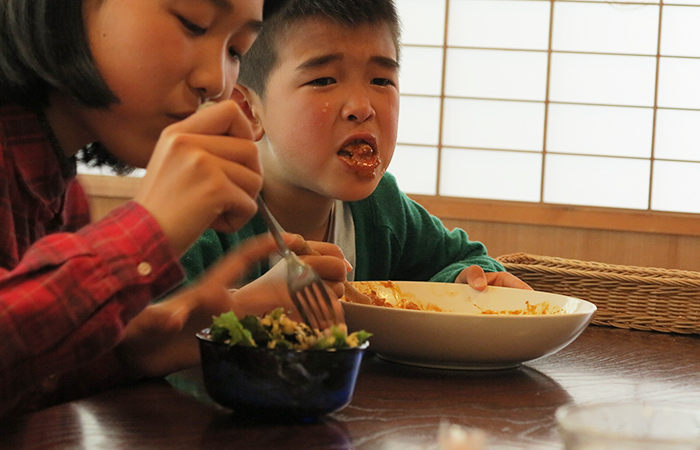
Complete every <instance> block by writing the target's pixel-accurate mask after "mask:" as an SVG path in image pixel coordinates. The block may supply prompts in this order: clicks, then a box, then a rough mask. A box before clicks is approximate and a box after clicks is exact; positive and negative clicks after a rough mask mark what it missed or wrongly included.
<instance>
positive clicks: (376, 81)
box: [372, 78, 394, 86]
mask: <svg viewBox="0 0 700 450" xmlns="http://www.w3.org/2000/svg"><path fill="white" fill-rule="evenodd" d="M372 84H376V85H377V86H393V85H394V82H393V81H391V80H390V79H388V78H373V79H372Z"/></svg>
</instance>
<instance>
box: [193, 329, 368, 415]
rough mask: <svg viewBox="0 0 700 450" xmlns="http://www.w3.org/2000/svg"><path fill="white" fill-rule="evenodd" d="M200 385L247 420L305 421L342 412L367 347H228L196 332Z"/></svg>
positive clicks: (223, 404)
mask: <svg viewBox="0 0 700 450" xmlns="http://www.w3.org/2000/svg"><path fill="white" fill-rule="evenodd" d="M197 338H198V339H199V350H200V354H201V359H202V373H203V377H204V386H205V388H206V390H207V393H208V394H209V396H210V397H211V398H212V399H213V400H214V401H216V402H217V403H219V404H220V405H222V406H225V407H227V408H230V409H232V410H233V411H234V412H236V413H238V414H241V415H244V416H245V417H248V418H252V419H262V420H267V421H269V420H284V421H287V420H293V421H302V422H309V421H314V420H317V419H318V418H319V417H321V416H323V415H325V414H330V413H332V412H334V411H339V410H341V409H343V408H344V407H346V406H347V405H348V404H349V403H350V400H352V394H353V391H354V390H355V381H356V380H357V374H358V372H359V370H360V363H361V362H362V355H363V354H364V351H365V349H366V348H367V347H368V345H369V343H365V344H363V345H362V346H360V347H356V348H348V349H340V350H333V351H330V350H305V351H299V350H286V349H268V348H263V347H242V346H237V345H236V346H233V347H230V346H228V345H227V344H223V343H217V342H212V341H211V340H210V335H209V329H204V330H202V331H201V332H200V333H197Z"/></svg>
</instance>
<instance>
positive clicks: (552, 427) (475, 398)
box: [0, 325, 700, 450]
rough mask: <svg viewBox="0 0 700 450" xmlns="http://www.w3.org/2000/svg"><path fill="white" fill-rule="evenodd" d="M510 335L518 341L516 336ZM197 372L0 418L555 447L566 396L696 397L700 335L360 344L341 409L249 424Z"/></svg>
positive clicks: (279, 437) (300, 442)
mask: <svg viewBox="0 0 700 450" xmlns="http://www.w3.org/2000/svg"><path fill="white" fill-rule="evenodd" d="M514 345H517V343H514ZM200 376H201V375H200V374H199V372H198V371H197V370H191V371H186V372H182V373H178V374H175V375H172V376H170V377H169V378H168V379H167V380H160V381H149V382H144V383H140V384H138V385H135V386H131V387H128V388H123V389H117V390H112V391H108V392H104V393H102V394H100V395H97V396H95V397H91V398H87V399H83V400H79V401H75V402H72V403H67V404H63V405H58V406H55V407H52V408H48V409H45V410H42V411H39V412H36V413H33V414H28V415H24V416H20V417H10V418H5V419H3V421H2V423H0V448H3V449H4V448H11V449H74V448H83V449H120V448H125V449H208V450H212V449H214V450H216V449H228V448H237V449H319V450H320V449H356V450H370V449H382V450H392V449H396V450H399V449H400V450H412V449H421V450H423V449H437V448H438V446H437V432H438V428H439V426H440V423H441V421H447V422H449V423H452V424H459V425H463V426H469V427H477V428H480V429H482V430H484V431H485V432H486V433H487V434H488V449H489V450H495V449H561V448H562V444H561V442H560V439H559V435H558V431H557V426H556V421H555V418H554V412H555V410H556V409H557V408H558V407H560V406H562V405H565V404H567V403H572V402H576V403H588V402H596V401H621V400H653V401H661V402H668V403H674V404H683V405H692V406H696V407H697V406H698V405H700V336H697V335H692V336H683V335H672V334H664V333H657V332H648V331H631V330H623V329H616V328H609V327H600V326H593V325H592V326H590V327H589V328H588V329H586V330H585V331H584V332H583V334H582V335H581V336H580V337H579V338H578V339H577V340H576V341H574V342H573V343H572V344H570V345H569V346H568V347H566V348H565V349H563V350H561V351H560V352H558V353H556V354H554V355H551V356H548V357H546V358H542V359H540V360H537V361H533V362H530V363H527V364H525V365H523V366H521V367H520V368H518V369H511V370H503V371H488V372H477V371H456V370H439V369H424V368H417V367H411V366H406V365H401V364H396V363H391V362H387V361H384V360H381V359H379V358H378V357H376V356H375V355H372V354H368V355H367V356H366V357H365V359H364V361H363V363H362V368H361V371H360V375H359V378H358V380H357V385H356V388H355V395H354V397H353V400H352V402H351V404H350V405H349V406H348V407H346V408H345V409H344V410H342V411H340V412H337V413H334V414H332V415H330V416H328V417H327V418H325V419H323V420H322V421H320V422H318V423H313V424H302V425H295V424H269V423H255V422H251V421H248V420H246V419H245V418H241V417H239V416H236V415H234V414H232V413H231V412H230V411H228V410H226V409H224V408H221V407H219V406H217V405H215V404H214V403H213V402H211V400H209V399H208V398H207V397H206V394H205V393H204V390H203V387H202V384H201V378H200Z"/></svg>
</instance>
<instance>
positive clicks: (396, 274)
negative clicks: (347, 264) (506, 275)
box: [351, 173, 504, 282]
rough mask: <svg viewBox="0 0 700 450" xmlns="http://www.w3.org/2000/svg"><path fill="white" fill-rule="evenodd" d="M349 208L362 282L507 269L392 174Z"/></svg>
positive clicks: (446, 279)
mask: <svg viewBox="0 0 700 450" xmlns="http://www.w3.org/2000/svg"><path fill="white" fill-rule="evenodd" d="M351 208H352V210H353V220H354V221H355V241H356V253H357V264H356V265H357V267H356V279H357V280H358V281H359V280H382V279H384V280H413V281H438V282H453V281H454V280H455V278H456V277H457V275H458V274H459V273H460V272H461V271H462V270H463V269H464V268H466V267H468V266H470V265H472V264H476V265H479V266H481V267H482V268H483V269H484V270H485V271H487V272H498V271H503V270H504V268H503V266H502V265H501V264H500V263H498V262H497V261H496V260H495V259H493V258H491V257H490V256H488V254H487V251H486V247H485V246H484V245H483V244H482V243H480V242H476V241H470V240H469V237H468V235H467V233H466V232H465V231H464V230H462V229H459V228H457V229H454V230H448V229H447V228H446V227H445V226H444V224H443V223H442V222H441V221H440V219H438V218H437V217H435V216H433V215H431V214H430V213H428V211H426V210H425V208H423V207H422V206H420V205H419V204H418V203H416V202H415V201H413V200H411V199H410V198H408V196H406V195H405V194H404V193H403V192H401V191H400V190H399V188H398V185H397V184H396V180H395V179H394V177H393V176H392V175H390V174H388V173H387V174H385V175H384V178H383V179H382V181H381V182H380V184H379V186H378V187H377V189H376V190H375V192H374V193H373V194H372V195H371V196H370V197H368V198H367V199H365V200H362V201H360V202H355V203H353V204H351Z"/></svg>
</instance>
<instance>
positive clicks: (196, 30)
mask: <svg viewBox="0 0 700 450" xmlns="http://www.w3.org/2000/svg"><path fill="white" fill-rule="evenodd" d="M177 20H179V21H180V23H181V24H182V26H183V27H185V29H187V31H189V32H190V33H192V34H194V35H195V36H201V35H203V34H204V33H206V32H207V29H206V28H203V27H200V26H199V25H197V24H195V23H193V22H190V21H189V20H187V19H185V18H184V17H182V16H177Z"/></svg>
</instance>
